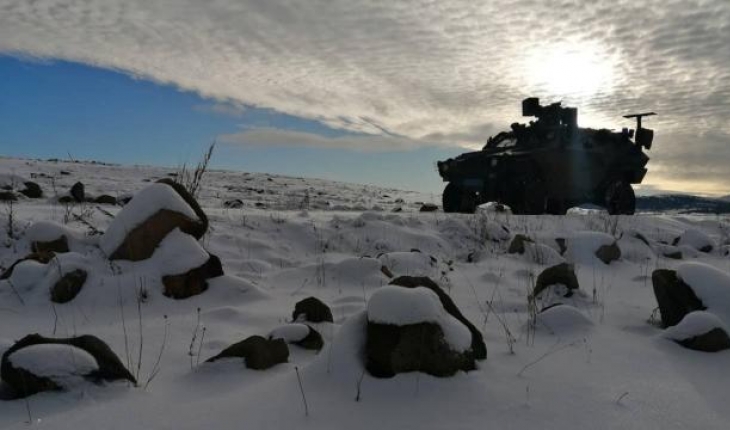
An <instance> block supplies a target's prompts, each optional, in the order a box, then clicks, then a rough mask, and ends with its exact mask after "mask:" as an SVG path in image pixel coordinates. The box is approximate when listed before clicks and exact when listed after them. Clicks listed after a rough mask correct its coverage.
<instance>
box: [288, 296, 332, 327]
mask: <svg viewBox="0 0 730 430" xmlns="http://www.w3.org/2000/svg"><path fill="white" fill-rule="evenodd" d="M300 316H301V317H302V318H303V319H304V321H309V322H313V323H319V322H334V319H333V318H332V311H331V310H330V308H329V306H327V305H325V304H324V303H322V301H321V300H319V299H318V298H316V297H307V298H306V299H304V300H300V301H299V302H297V304H296V305H294V313H292V317H291V318H292V321H297V320H299V317H300Z"/></svg>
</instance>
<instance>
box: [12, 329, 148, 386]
mask: <svg viewBox="0 0 730 430" xmlns="http://www.w3.org/2000/svg"><path fill="white" fill-rule="evenodd" d="M39 346H40V347H39ZM58 346H67V347H71V348H63V350H64V351H62V352H64V353H69V354H71V357H72V359H73V361H72V362H71V363H64V362H62V359H64V358H66V357H65V354H63V353H62V354H59V351H61V349H59V348H57V347H58ZM79 350H80V351H79ZM89 356H90V358H91V359H92V360H93V361H90V360H89V359H88V358H89ZM77 359H80V360H77ZM69 364H70V365H69ZM0 374H1V375H2V380H3V382H5V383H6V384H8V385H9V386H10V387H11V389H12V390H13V391H14V393H15V395H16V396H17V397H27V396H30V395H32V394H35V393H39V392H42V391H50V390H61V389H63V388H65V387H64V383H65V382H66V380H67V378H68V377H70V376H76V377H81V378H84V379H88V380H91V381H100V380H104V381H114V380H127V381H130V382H132V383H134V384H136V383H137V381H136V380H135V378H134V376H133V375H132V374H131V373H130V372H129V370H127V369H126V368H125V367H124V365H123V364H122V362H121V361H120V360H119V357H117V355H116V354H115V353H114V352H113V351H112V350H111V348H109V346H108V345H107V344H106V343H104V341H102V340H101V339H99V338H97V337H94V336H90V335H85V336H78V337H72V338H58V339H56V338H47V337H43V336H41V335H39V334H30V335H28V336H25V337H24V338H22V339H21V340H19V341H18V342H16V343H15V344H13V345H12V346H11V347H10V348H9V349H8V350H6V351H5V353H3V355H2V361H0Z"/></svg>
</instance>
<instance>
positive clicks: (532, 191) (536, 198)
mask: <svg viewBox="0 0 730 430" xmlns="http://www.w3.org/2000/svg"><path fill="white" fill-rule="evenodd" d="M522 198H523V204H522V211H521V213H522V214H524V215H541V214H544V213H545V211H546V209H547V193H546V192H545V184H544V183H543V181H542V180H540V179H539V178H530V179H529V180H527V181H525V183H524V188H523V192H522Z"/></svg>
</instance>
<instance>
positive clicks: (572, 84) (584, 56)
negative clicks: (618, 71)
mask: <svg viewBox="0 0 730 430" xmlns="http://www.w3.org/2000/svg"><path fill="white" fill-rule="evenodd" d="M599 48H600V47H599V46H597V45H591V44H561V45H553V46H542V47H539V48H536V49H535V50H534V51H533V52H532V53H531V54H530V55H528V56H527V64H526V78H527V84H528V87H529V88H530V89H533V90H537V91H540V92H546V93H548V94H550V95H554V96H559V97H567V96H572V97H571V98H574V97H577V98H583V97H591V96H593V95H595V94H597V93H599V92H607V91H610V90H611V88H612V87H613V83H614V78H615V77H614V66H613V65H614V61H613V59H612V58H611V56H610V55H608V54H606V52H605V51H604V50H602V49H599Z"/></svg>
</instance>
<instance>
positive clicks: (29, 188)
mask: <svg viewBox="0 0 730 430" xmlns="http://www.w3.org/2000/svg"><path fill="white" fill-rule="evenodd" d="M20 193H21V194H23V195H24V196H26V197H28V198H29V199H39V198H41V197H43V190H41V187H40V185H38V184H36V183H35V182H31V181H28V182H26V183H25V189H23V190H20Z"/></svg>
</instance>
